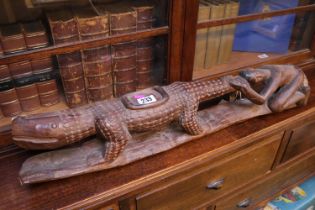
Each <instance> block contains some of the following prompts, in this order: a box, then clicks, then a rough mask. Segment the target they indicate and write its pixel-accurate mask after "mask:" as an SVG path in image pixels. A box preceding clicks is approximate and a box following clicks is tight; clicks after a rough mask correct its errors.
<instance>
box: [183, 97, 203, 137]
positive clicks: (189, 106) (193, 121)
mask: <svg viewBox="0 0 315 210" xmlns="http://www.w3.org/2000/svg"><path fill="white" fill-rule="evenodd" d="M184 103H185V104H184V109H183V112H182V113H181V115H180V117H179V123H180V125H181V126H182V127H183V128H184V130H185V131H186V132H187V133H189V134H190V135H199V134H201V133H202V132H203V130H202V127H201V125H200V123H199V120H198V115H197V111H198V105H199V102H198V100H197V97H192V98H188V97H185V101H184Z"/></svg>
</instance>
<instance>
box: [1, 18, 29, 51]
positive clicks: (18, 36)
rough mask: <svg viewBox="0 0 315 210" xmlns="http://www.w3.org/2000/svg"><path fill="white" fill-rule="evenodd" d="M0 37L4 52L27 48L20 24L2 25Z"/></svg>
mask: <svg viewBox="0 0 315 210" xmlns="http://www.w3.org/2000/svg"><path fill="white" fill-rule="evenodd" d="M0 39H1V43H2V48H3V52H4V53H5V54H11V53H17V52H21V51H24V50H26V49H27V48H26V43H25V40H24V36H23V31H22V27H21V25H20V24H12V25H6V26H2V27H1V36H0Z"/></svg>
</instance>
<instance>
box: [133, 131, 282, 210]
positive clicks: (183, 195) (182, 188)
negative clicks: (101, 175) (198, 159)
mask: <svg viewBox="0 0 315 210" xmlns="http://www.w3.org/2000/svg"><path fill="white" fill-rule="evenodd" d="M281 138H282V133H280V134H278V135H274V136H272V137H269V138H268V139H264V140H263V141H264V142H263V144H258V145H255V146H253V147H251V148H249V149H246V150H244V151H242V152H240V153H238V154H237V155H233V156H231V157H229V158H227V159H225V160H223V161H221V162H219V163H214V164H211V166H210V167H209V168H207V169H206V170H203V171H199V172H198V173H197V174H195V175H193V176H189V177H188V176H187V177H185V178H183V179H181V180H177V182H176V183H172V184H171V185H168V186H163V187H161V188H160V189H156V190H153V191H151V192H148V193H145V194H143V195H140V196H139V197H137V207H138V209H139V210H147V209H190V208H192V207H195V206H197V205H200V203H204V202H206V201H208V200H211V199H214V198H215V197H217V196H219V195H220V194H222V193H225V192H226V191H228V190H231V189H232V188H235V187H237V186H238V185H240V184H242V183H244V182H247V181H248V180H250V179H253V178H255V177H257V176H259V175H262V174H264V173H265V172H267V171H268V170H270V168H271V166H272V164H273V161H274V158H275V155H276V152H277V150H278V147H279V144H280V140H281ZM219 180H223V184H222V186H219V187H220V189H207V186H208V185H209V184H211V185H215V183H216V182H218V181H219ZM213 188H215V187H213Z"/></svg>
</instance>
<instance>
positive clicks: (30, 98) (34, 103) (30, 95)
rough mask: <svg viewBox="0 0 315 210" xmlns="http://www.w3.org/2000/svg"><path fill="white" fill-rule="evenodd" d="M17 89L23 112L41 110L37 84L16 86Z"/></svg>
mask: <svg viewBox="0 0 315 210" xmlns="http://www.w3.org/2000/svg"><path fill="white" fill-rule="evenodd" d="M15 86H16V85H15ZM15 89H16V93H17V95H18V98H19V101H20V104H21V107H22V110H23V111H25V112H30V111H34V110H36V109H39V108H40V101H39V95H38V91H37V87H36V84H35V83H32V84H27V85H23V86H16V87H15Z"/></svg>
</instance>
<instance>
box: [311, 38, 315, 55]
mask: <svg viewBox="0 0 315 210" xmlns="http://www.w3.org/2000/svg"><path fill="white" fill-rule="evenodd" d="M311 51H312V54H313V55H314V56H315V35H314V36H313V40H312V44H311Z"/></svg>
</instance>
